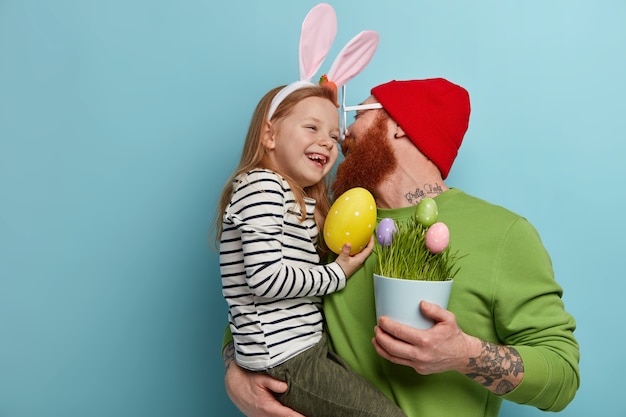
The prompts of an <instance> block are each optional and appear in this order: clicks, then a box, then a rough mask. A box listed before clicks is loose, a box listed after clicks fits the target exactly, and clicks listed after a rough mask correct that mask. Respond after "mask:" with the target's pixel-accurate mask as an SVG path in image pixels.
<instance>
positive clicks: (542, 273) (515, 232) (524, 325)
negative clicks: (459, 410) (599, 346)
mask: <svg viewBox="0 0 626 417" xmlns="http://www.w3.org/2000/svg"><path fill="white" fill-rule="evenodd" d="M495 256H496V257H497V261H496V263H495V267H496V285H495V290H494V291H495V297H494V304H493V308H494V310H495V311H494V317H496V318H497V320H496V331H497V333H498V336H499V338H500V339H501V340H503V341H504V342H505V343H506V344H507V345H509V346H512V347H513V348H515V349H516V350H517V351H518V352H519V354H520V356H521V357H522V360H523V363H524V378H523V380H522V382H521V384H520V385H518V386H517V387H516V388H515V389H514V390H513V391H511V392H510V393H508V394H506V395H505V396H504V398H506V399H507V400H510V401H514V402H516V403H520V404H528V405H532V406H535V407H537V408H539V409H542V410H548V411H560V410H562V409H563V408H565V407H566V406H567V405H568V404H569V403H570V402H571V401H572V399H573V398H574V395H575V393H576V391H577V389H578V387H579V385H580V374H579V369H578V362H579V349H578V343H577V342H576V339H575V338H574V330H575V328H576V323H575V321H574V318H573V317H572V316H571V315H570V314H568V313H567V312H566V311H565V308H564V305H563V301H562V299H561V297H562V295H563V290H562V289H561V287H560V286H559V285H558V284H557V282H556V281H555V279H554V272H553V269H552V263H551V260H550V257H549V255H548V253H547V252H546V250H545V249H544V246H543V244H542V243H541V240H540V238H539V235H538V234H537V232H536V230H535V229H534V228H533V227H532V226H531V225H530V223H528V222H527V221H526V220H525V219H523V218H519V219H518V221H516V222H514V223H513V225H512V226H511V228H510V230H509V231H508V233H507V235H506V237H505V239H504V241H503V245H502V247H501V249H500V251H499V253H496V254H495Z"/></svg>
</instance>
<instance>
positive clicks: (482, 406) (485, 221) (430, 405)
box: [224, 189, 579, 417]
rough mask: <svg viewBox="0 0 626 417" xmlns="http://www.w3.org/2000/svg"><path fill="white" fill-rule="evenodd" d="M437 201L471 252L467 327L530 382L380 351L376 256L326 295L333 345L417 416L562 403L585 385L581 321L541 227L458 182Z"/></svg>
mask: <svg viewBox="0 0 626 417" xmlns="http://www.w3.org/2000/svg"><path fill="white" fill-rule="evenodd" d="M435 200H436V201H437V205H438V207H439V220H440V221H442V222H444V223H446V224H447V226H448V228H449V229H450V242H451V245H452V247H453V248H454V250H458V251H459V253H460V254H467V256H465V257H464V258H463V259H461V260H460V263H459V266H460V271H459V273H458V274H457V275H456V276H455V279H454V285H453V288H452V294H451V296H450V301H449V304H448V309H449V310H450V311H452V312H453V313H454V314H455V315H456V318H457V321H458V324H459V326H460V327H461V329H462V330H463V331H464V332H466V333H468V334H470V335H473V336H476V337H478V338H480V339H482V340H486V341H489V342H493V343H497V344H506V345H510V346H513V347H514V348H515V349H516V350H517V351H518V352H519V354H520V355H521V357H522V359H523V361H524V371H525V372H524V379H523V381H522V383H521V384H520V385H519V386H518V387H517V388H516V389H514V390H513V391H511V392H510V393H508V394H506V395H504V396H503V397H498V396H496V395H495V394H493V393H491V392H490V391H488V390H487V389H486V388H484V387H482V386H481V385H480V384H478V383H476V382H474V381H472V380H471V379H469V378H468V377H466V376H464V375H461V374H459V373H457V372H445V373H441V374H435V375H427V376H424V375H419V374H417V373H416V372H415V371H414V370H413V369H412V368H409V367H406V366H400V365H395V364H392V363H391V362H388V361H387V360H385V359H383V358H381V357H380V356H378V355H377V354H376V351H375V350H374V347H373V345H372V342H371V339H372V337H373V334H374V332H373V329H374V326H375V324H376V312H375V307H374V291H373V280H372V274H373V268H374V265H375V263H376V260H375V256H374V255H372V256H370V257H369V258H368V260H367V261H366V263H365V264H364V266H363V267H362V268H360V269H359V270H358V271H357V272H356V273H355V274H354V275H352V277H350V279H349V280H348V284H347V286H346V287H345V288H344V289H343V290H342V291H339V292H336V293H333V294H330V295H327V296H325V297H324V312H325V315H326V323H327V327H328V334H329V339H330V342H331V345H332V348H333V349H334V350H335V351H336V352H337V353H338V354H339V355H340V356H341V357H342V358H343V359H344V360H345V361H346V362H347V363H348V364H349V365H350V366H351V367H352V368H353V369H354V370H355V371H356V372H357V373H359V374H361V375H363V376H364V377H365V378H366V379H368V380H370V381H371V382H372V383H373V384H374V385H376V386H377V387H378V388H379V389H380V390H381V391H383V392H384V393H385V394H386V395H387V396H389V397H390V398H392V399H393V400H394V401H395V402H397V403H398V404H399V405H400V407H402V409H403V410H404V411H405V412H406V413H407V415H408V416H409V417H423V416H433V417H447V416H450V417H458V416H463V417H479V416H480V417H494V416H497V415H498V412H499V410H500V405H501V403H502V398H505V399H507V400H510V401H514V402H517V403H520V404H528V405H531V406H535V407H538V408H540V409H544V410H551V411H558V410H561V409H563V408H564V407H565V406H566V405H567V404H569V402H570V401H571V400H572V399H573V397H574V394H575V393H576V390H577V388H578V385H579V371H578V360H579V350H578V344H577V342H576V339H575V338H574V335H573V332H574V329H575V327H576V325H575V321H574V319H573V317H572V316H571V315H569V314H568V313H567V312H566V311H565V309H564V306H563V302H562V300H561V296H562V289H561V287H560V286H559V285H558V284H557V283H556V281H555V280H554V273H553V270H552V264H551V261H550V257H549V256H548V254H547V252H546V250H545V249H544V247H543V244H542V243H541V240H540V238H539V236H538V234H537V232H536V231H535V229H534V228H533V227H532V226H531V225H530V224H529V223H528V222H527V221H526V220H525V219H523V218H522V217H520V216H518V215H516V214H514V213H512V212H510V211H508V210H506V209H503V208H502V207H498V206H495V205H492V204H489V203H487V202H485V201H482V200H479V199H477V198H474V197H472V196H469V195H467V194H465V193H463V192H462V191H460V190H458V189H450V190H448V191H446V192H444V193H442V194H441V195H439V196H437V197H436V198H435ZM414 209H415V208H414V207H407V208H403V209H395V210H383V209H378V220H380V219H382V218H385V217H390V218H393V219H394V220H395V221H402V219H406V218H407V217H409V216H411V215H412V214H413V211H414ZM227 333H228V332H227ZM228 336H229V335H228V334H227V335H226V337H225V340H224V341H225V343H226V342H227V341H228V340H229V337H228Z"/></svg>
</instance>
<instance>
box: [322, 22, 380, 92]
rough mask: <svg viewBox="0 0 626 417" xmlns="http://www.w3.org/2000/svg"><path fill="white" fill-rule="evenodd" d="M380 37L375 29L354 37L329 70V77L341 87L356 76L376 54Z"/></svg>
mask: <svg viewBox="0 0 626 417" xmlns="http://www.w3.org/2000/svg"><path fill="white" fill-rule="evenodd" d="M378 39H379V37H378V33H377V32H375V31H373V30H364V31H363V32H361V33H359V34H358V35H356V36H355V37H354V38H352V39H351V40H350V42H348V44H347V45H346V46H344V48H343V49H342V50H341V52H339V55H337V58H336V59H335V61H334V62H333V65H332V66H331V67H330V70H328V73H327V75H328V79H329V80H330V81H332V82H334V83H335V84H336V85H337V87H338V88H339V87H341V86H343V85H345V84H346V83H347V82H348V81H350V80H351V79H352V78H354V77H355V76H356V75H357V74H358V73H359V72H361V71H362V70H363V68H365V67H366V66H367V64H369V62H370V60H371V59H372V56H374V52H376V48H377V47H378Z"/></svg>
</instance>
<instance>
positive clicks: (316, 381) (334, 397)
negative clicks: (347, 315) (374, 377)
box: [266, 337, 406, 417]
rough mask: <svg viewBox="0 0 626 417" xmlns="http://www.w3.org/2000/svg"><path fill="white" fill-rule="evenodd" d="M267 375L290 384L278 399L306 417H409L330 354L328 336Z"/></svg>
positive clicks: (333, 354)
mask: <svg viewBox="0 0 626 417" xmlns="http://www.w3.org/2000/svg"><path fill="white" fill-rule="evenodd" d="M266 372H267V374H268V375H270V376H272V377H274V378H276V379H280V380H282V381H285V382H287V384H288V385H289V388H288V389H287V391H286V392H285V393H284V394H278V395H277V398H278V400H279V401H280V402H281V403H282V404H284V405H285V406H287V407H289V408H292V409H294V410H296V411H298V412H299V413H301V414H304V415H305V416H307V417H406V414H405V413H404V412H403V411H402V410H401V409H400V408H399V407H398V406H397V405H395V404H394V403H393V402H392V401H391V400H390V399H389V398H387V397H386V396H385V395H384V394H382V393H381V392H380V391H378V389H377V388H376V387H374V386H373V385H372V384H370V383H369V382H368V381H366V380H365V379H364V378H362V377H361V376H359V375H357V374H356V373H354V372H352V370H350V369H349V368H348V366H347V365H346V364H345V363H344V362H343V361H342V360H341V358H339V356H337V355H336V354H335V353H333V352H331V351H329V350H328V343H327V339H326V337H323V338H322V340H321V341H320V342H319V343H318V344H317V345H315V346H313V347H312V348H309V349H307V350H306V351H304V352H302V353H300V354H298V355H297V356H295V357H293V358H291V359H289V360H288V361H286V362H284V363H282V364H280V365H278V366H276V367H274V368H271V369H268V370H267V371H266Z"/></svg>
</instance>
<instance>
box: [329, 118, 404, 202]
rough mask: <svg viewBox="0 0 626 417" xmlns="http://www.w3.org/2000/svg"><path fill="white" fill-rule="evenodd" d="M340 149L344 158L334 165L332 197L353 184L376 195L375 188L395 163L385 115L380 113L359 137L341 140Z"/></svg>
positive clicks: (337, 195) (392, 168) (391, 170)
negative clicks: (335, 170)
mask: <svg viewBox="0 0 626 417" xmlns="http://www.w3.org/2000/svg"><path fill="white" fill-rule="evenodd" d="M341 151H342V153H343V154H344V161H343V162H341V163H340V164H339V166H338V167H337V174H336V175H335V180H334V181H333V184H332V192H333V197H334V198H337V197H339V196H340V195H341V194H343V193H344V192H346V191H348V190H349V189H350V188H354V187H363V188H365V189H366V190H368V191H369V192H371V193H372V194H373V195H374V196H376V193H375V190H376V188H377V187H378V186H379V185H380V184H381V183H382V182H383V181H384V180H385V179H386V178H387V177H388V176H389V175H390V174H391V173H392V172H393V170H394V169H395V167H396V159H395V157H394V156H393V152H392V149H391V145H390V144H389V141H388V139H387V118H386V117H385V116H384V115H382V114H381V115H379V116H377V117H376V119H375V120H374V122H373V123H372V126H371V127H370V128H369V129H368V131H367V132H366V133H365V134H364V135H363V136H362V137H360V138H358V140H357V139H356V138H353V137H349V138H347V139H346V140H344V141H343V143H342V144H341Z"/></svg>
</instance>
